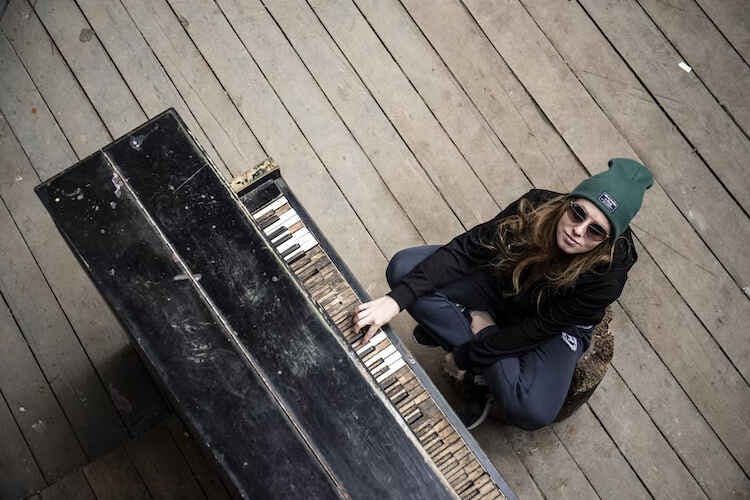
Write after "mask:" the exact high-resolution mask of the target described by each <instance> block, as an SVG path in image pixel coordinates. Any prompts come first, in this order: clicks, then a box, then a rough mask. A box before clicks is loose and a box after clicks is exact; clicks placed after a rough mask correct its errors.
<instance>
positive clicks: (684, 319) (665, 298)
mask: <svg viewBox="0 0 750 500" xmlns="http://www.w3.org/2000/svg"><path fill="white" fill-rule="evenodd" d="M469 8H470V10H471V11H472V13H473V15H474V16H475V17H476V18H477V20H478V21H479V23H480V24H481V25H482V26H483V28H484V30H485V32H486V33H487V34H488V36H489V37H490V39H491V40H492V41H493V42H494V44H495V46H496V47H497V48H498V50H499V51H500V53H501V54H502V55H503V56H504V57H505V58H506V60H507V61H508V62H509V63H510V65H511V67H512V68H513V69H514V70H515V71H516V74H517V75H518V76H519V78H520V79H521V80H522V81H523V82H524V84H525V85H526V86H527V88H529V89H530V91H531V92H532V93H533V95H534V97H535V98H536V99H537V102H539V104H540V105H541V106H542V108H543V109H544V110H545V111H546V112H547V113H548V116H550V119H552V120H553V122H554V123H555V124H556V126H557V127H558V129H560V130H561V132H562V135H563V137H564V138H565V139H566V140H567V142H568V144H570V146H571V147H572V148H573V149H574V151H576V153H577V154H578V156H579V158H581V159H582V160H583V161H584V163H585V164H586V165H588V166H589V168H591V169H592V170H597V169H599V168H601V167H599V165H602V166H604V165H606V159H604V158H606V157H607V156H616V155H617V156H621V155H623V153H624V154H625V155H627V156H635V154H634V153H632V150H630V148H629V147H628V146H627V144H625V142H624V140H623V139H622V138H621V137H620V136H619V134H617V132H616V131H615V130H614V128H613V126H612V124H611V123H610V122H608V121H606V120H605V119H604V117H603V115H602V113H601V111H600V110H599V109H598V108H596V106H595V105H594V103H593V101H592V99H591V97H590V96H589V95H588V94H587V93H586V92H585V91H584V90H583V89H582V88H581V87H580V83H578V81H577V79H576V78H575V76H574V75H572V73H570V71H569V69H568V68H567V67H566V66H565V65H564V64H563V62H562V60H561V59H560V57H559V55H558V54H557V53H556V52H555V51H554V48H553V47H552V46H551V45H550V44H549V42H547V41H546V40H545V39H544V37H543V35H542V34H541V33H540V32H539V29H538V28H537V26H536V25H535V24H534V23H533V21H532V20H531V18H530V17H529V16H528V14H527V13H526V11H525V10H523V8H522V7H521V6H520V5H518V4H517V3H515V2H499V3H498V2H495V3H492V5H489V4H487V3H482V2H477V1H471V2H470V3H469ZM510 27H512V29H511V28H510ZM532 62H533V63H532ZM549 75H555V79H554V83H555V85H554V87H552V86H551V85H550V83H549V80H550V79H549ZM582 128H585V130H587V131H589V130H591V131H592V132H593V133H592V134H581V133H580V132H578V130H579V129H582ZM612 153H614V154H612ZM602 155H604V158H602ZM598 160H600V161H598ZM659 191H660V189H659V186H658V184H655V185H654V187H653V188H652V189H651V192H650V193H649V194H648V195H647V196H646V198H645V201H644V207H643V209H642V210H641V213H639V217H640V219H638V220H636V221H635V223H634V224H633V227H635V228H636V230H638V231H640V227H641V225H642V224H643V225H646V224H654V226H656V222H657V220H659V224H658V226H659V229H656V230H655V231H652V232H651V234H659V235H660V239H662V238H661V237H662V233H664V232H667V231H669V232H671V233H672V234H683V233H682V231H687V232H686V233H684V234H689V229H686V228H685V224H684V222H683V223H682V225H680V223H679V221H674V216H673V215H670V211H666V209H665V208H660V205H661V206H662V207H668V205H667V200H666V199H665V197H664V195H663V193H660V192H659ZM652 211H653V212H652ZM652 214H653V215H652ZM662 214H663V216H662ZM671 214H674V212H671ZM647 215H648V216H647ZM659 216H661V219H659V218H658V217H659ZM667 216H669V217H667ZM651 220H653V222H650V221H651ZM665 220H670V222H669V223H665ZM641 233H643V234H644V236H643V238H644V241H647V242H648V244H649V245H650V246H649V250H650V251H651V252H653V253H656V252H657V251H658V250H659V249H660V248H659V247H658V246H656V245H655V244H654V242H653V241H652V240H651V239H648V238H647V236H648V233H646V232H645V231H640V233H638V234H639V236H640V234H641ZM653 240H655V238H654V239H653ZM641 248H642V247H639V250H638V253H639V256H640V260H641V262H640V263H639V264H638V265H636V266H635V267H634V269H633V270H632V271H631V275H630V280H631V281H632V282H633V283H634V284H635V283H637V284H638V285H639V286H637V287H635V286H631V287H630V288H628V287H626V291H625V292H624V293H623V296H622V297H621V299H620V303H621V304H623V305H625V306H626V308H627V309H629V312H631V314H630V317H631V318H632V319H633V321H634V323H635V324H636V325H638V326H639V329H640V330H641V331H642V332H643V333H644V335H646V336H647V337H648V338H650V339H656V340H657V341H656V342H654V346H655V347H656V350H657V351H658V352H659V354H660V355H661V356H662V359H665V360H667V364H668V365H669V366H670V368H671V369H672V371H673V373H674V374H675V377H676V378H677V379H678V380H679V381H680V382H681V383H682V384H683V385H684V386H685V387H686V388H687V391H688V393H689V394H690V395H691V397H692V398H693V400H694V401H696V404H697V405H698V406H699V408H700V409H701V411H703V412H704V415H706V418H707V419H708V420H709V421H710V422H711V423H712V425H713V426H714V428H715V429H717V432H718V434H719V435H720V436H722V438H723V439H724V441H725V443H726V444H727V446H728V447H729V448H730V450H732V452H733V453H734V454H735V456H742V457H743V458H742V460H741V461H742V462H743V463H747V458H750V457H746V455H747V453H746V451H747V450H748V449H750V447H749V446H747V445H746V444H741V443H739V442H738V440H744V439H746V436H748V435H749V434H748V432H747V429H746V426H747V425H748V424H747V418H748V417H747V412H746V408H747V407H748V403H747V401H748V394H747V384H746V383H745V382H744V381H743V380H742V378H741V377H740V376H739V374H738V373H737V372H736V369H735V368H734V367H733V366H732V365H731V364H730V363H729V362H728V360H727V359H726V358H725V357H724V355H723V354H722V353H721V351H720V349H719V348H718V346H716V345H715V343H714V341H713V340H712V339H711V337H710V335H709V333H708V332H707V331H706V330H705V328H704V327H703V325H701V324H700V323H699V321H698V319H697V318H695V316H694V314H693V312H692V311H691V310H690V309H689V308H688V307H687V304H685V302H684V300H683V299H682V297H680V296H678V295H677V294H676V292H675V290H674V288H673V287H672V286H671V284H670V283H669V282H668V281H667V280H666V279H665V277H664V276H663V275H662V274H661V272H660V270H659V269H658V268H657V267H656V266H655V265H654V262H653V261H652V260H651V257H650V255H649V253H647V252H646V251H645V250H641ZM672 252H674V251H672ZM660 261H661V259H660ZM687 276H692V278H693V279H695V276H696V273H692V274H688V275H687ZM676 278H677V276H675V277H673V276H671V275H670V279H676ZM700 283H701V284H702V286H703V287H708V286H717V284H716V280H715V279H712V280H704V281H701V282H700ZM722 289H726V288H724V287H722V288H719V290H722ZM634 290H637V291H638V294H637V295H635V294H634V293H633V292H634ZM730 290H731V288H730ZM723 295H724V294H723V293H716V294H715V296H713V297H711V296H706V295H705V294H703V295H702V296H701V297H700V299H701V300H702V301H706V300H711V301H713V302H714V303H715V304H716V306H714V307H718V308H719V310H721V308H722V307H723V306H722V304H723V301H722V297H723ZM690 305H691V307H693V308H696V309H697V308H699V307H701V308H702V307H703V306H702V304H701V303H700V301H691V304H690ZM665 310H666V311H668V312H666V314H665ZM698 310H701V309H698ZM723 320H724V318H722V321H723ZM657 327H658V328H657ZM687 331H689V332H691V333H690V334H689V335H687V337H688V338H689V339H690V340H686V339H685V338H684V337H685V333H684V332H687ZM737 333H738V332H734V334H737ZM665 338H669V339H670V342H671V343H674V344H677V346H679V347H677V348H676V349H675V348H672V347H671V346H670V347H667V346H666V345H664V344H663V343H660V342H659V341H660V340H662V339H665ZM687 352H690V354H689V357H690V358H691V360H692V364H690V365H688V364H685V362H684V357H685V356H686V353H687ZM709 359H710V360H709ZM719 367H720V368H719ZM698 372H700V375H698ZM709 379H711V382H708V380H709ZM724 405H727V407H728V408H731V410H726V409H724V410H723V411H718V408H720V407H722V406H724ZM743 408H745V410H743Z"/></svg>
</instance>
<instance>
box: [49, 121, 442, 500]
mask: <svg viewBox="0 0 750 500" xmlns="http://www.w3.org/2000/svg"><path fill="white" fill-rule="evenodd" d="M104 151H105V154H106V155H107V156H108V157H109V158H110V161H111V164H108V163H107V161H106V158H105V157H104V156H103V155H96V156H94V157H91V158H89V159H87V160H85V161H84V162H81V163H80V164H78V165H76V166H74V167H72V168H71V169H69V170H68V171H66V172H64V173H63V174H62V175H61V176H59V177H57V178H55V179H53V180H52V181H50V182H49V183H48V184H46V185H45V186H43V187H42V188H41V189H40V190H39V193H40V196H42V197H43V198H46V199H45V203H46V205H47V207H48V209H49V210H50V212H51V213H52V215H53V218H54V219H55V221H56V223H57V224H58V226H59V227H60V229H61V230H62V232H63V233H64V234H65V236H66V238H67V239H68V241H69V243H70V244H71V246H73V247H74V249H75V250H76V251H77V253H78V254H79V256H80V259H81V261H82V263H83V264H84V266H85V267H86V268H87V270H88V271H89V273H91V274H92V276H93V277H94V280H95V282H96V283H97V285H98V287H99V289H100V290H101V291H102V293H103V294H104V295H105V297H106V298H107V300H108V301H109V302H110V304H111V305H112V307H113V308H114V309H115V310H116V312H117V313H118V317H120V318H121V320H122V321H123V323H124V324H125V326H126V328H127V329H128V331H130V332H131V335H133V337H134V339H135V340H136V342H138V344H139V346H140V348H141V350H142V352H144V353H145V355H146V358H147V360H148V361H149V364H150V366H151V368H152V369H153V370H154V371H155V372H156V374H157V376H158V377H159V378H160V379H161V380H162V381H163V382H164V383H165V385H166V386H167V387H168V388H170V389H171V390H172V391H173V393H174V396H175V399H176V400H177V405H178V408H179V409H180V411H181V412H183V413H186V414H187V415H188V420H189V421H190V422H192V423H193V425H194V427H196V430H197V431H198V433H199V434H200V435H201V437H202V438H204V439H207V440H208V441H209V442H214V441H216V440H221V446H222V447H224V448H223V449H219V450H217V448H218V447H219V445H218V444H214V445H213V446H212V449H213V451H214V454H215V456H217V455H219V456H220V463H221V459H223V460H225V463H222V465H223V466H224V467H225V468H226V469H228V470H229V476H230V478H231V477H235V476H241V477H242V478H243V479H244V480H247V481H250V482H252V481H258V482H260V483H265V482H270V483H272V484H270V485H268V484H263V487H264V488H266V489H271V488H272V487H274V488H275V487H277V486H279V485H278V484H276V483H277V482H276V481H275V480H273V479H270V478H269V476H273V477H277V478H278V477H284V478H286V480H287V481H288V483H289V485H287V486H286V487H287V488H294V485H295V484H296V485H304V488H305V489H306V491H310V490H309V488H310V484H312V485H313V487H314V488H317V490H316V491H320V492H322V493H321V495H320V496H323V497H325V496H327V495H328V496H330V492H331V490H330V484H329V483H328V482H326V481H324V480H323V478H322V477H321V474H320V470H321V468H322V469H324V470H327V471H328V472H329V475H330V477H332V478H334V479H333V481H334V482H335V483H336V484H338V485H339V486H340V487H341V488H343V490H345V492H346V493H345V495H351V496H352V497H354V498H368V497H371V496H377V497H378V498H448V497H450V495H449V494H448V492H447V491H446V490H445V489H444V487H443V485H442V483H441V482H440V480H439V479H438V477H437V475H436V472H435V471H434V469H432V468H431V466H429V465H428V464H427V463H426V461H425V459H424V456H423V455H422V454H421V453H420V451H419V450H418V449H417V447H416V446H415V444H414V442H413V441H412V440H411V439H410V438H409V437H408V436H407V435H406V433H405V432H404V431H403V430H402V429H401V428H399V427H398V426H396V425H394V422H393V418H394V417H393V415H392V414H391V413H390V412H389V411H388V409H387V408H386V407H385V406H384V404H383V402H382V400H380V399H379V398H378V397H377V395H376V394H374V392H373V390H372V388H371V387H370V386H369V385H368V384H367V383H366V382H365V381H364V380H363V378H362V375H361V374H360V372H359V371H358V370H357V368H356V367H355V366H354V364H353V360H352V359H351V357H350V356H349V355H348V354H347V352H346V350H345V349H344V348H343V346H342V345H341V344H339V342H338V341H337V340H336V338H335V336H334V334H333V332H332V331H331V330H330V326H329V325H328V324H327V323H326V322H325V321H324V320H323V319H322V317H321V316H319V314H318V312H317V310H316V309H315V308H314V306H313V304H312V303H311V302H309V301H308V300H307V299H306V297H305V295H304V294H303V293H302V292H301V290H300V289H298V288H297V287H296V285H295V283H294V281H293V280H292V278H291V277H290V276H289V275H287V274H286V271H285V270H284V268H283V266H282V264H281V263H280V262H279V261H278V260H277V258H276V257H275V255H274V253H273V251H272V250H271V249H270V248H268V247H267V246H266V245H265V243H264V242H263V239H262V237H261V236H260V235H259V234H258V233H257V232H256V230H255V229H254V228H253V226H252V225H251V224H250V222H249V221H248V220H247V218H246V217H245V216H244V214H243V213H242V211H241V209H240V205H239V204H238V203H236V202H235V199H234V198H233V197H232V196H233V195H232V194H231V193H230V192H229V190H228V189H227V188H226V186H225V185H224V184H223V183H222V182H221V181H220V180H219V178H218V177H217V175H216V174H215V172H214V170H213V169H212V168H210V167H209V166H207V165H206V164H205V161H206V160H205V157H204V155H203V154H202V152H201V151H200V150H198V149H197V148H196V147H195V146H194V144H193V143H192V142H191V141H190V140H188V138H187V135H186V134H185V132H184V130H183V129H182V127H181V125H180V123H179V122H178V121H177V119H176V118H175V117H174V116H173V115H171V114H170V113H167V114H164V115H162V116H161V117H158V118H157V119H154V120H152V121H151V122H149V123H148V124H147V125H145V126H144V127H142V128H141V129H138V130H136V131H134V132H133V133H131V134H130V135H129V136H127V137H125V138H123V139H121V140H119V141H117V142H116V143H113V144H112V145H110V146H108V147H107V148H105V149H104ZM117 172H119V173H121V175H122V179H125V180H126V183H127V185H126V184H125V183H124V182H123V180H122V179H121V178H120V177H118V175H117ZM76 189H80V194H81V195H82V198H81V199H80V200H78V199H77V198H76V197H72V198H71V197H65V200H64V201H63V199H62V198H60V201H57V200H58V196H57V195H56V193H57V192H59V190H66V191H70V190H76ZM131 189H132V193H131V191H130V190H131ZM136 203H139V204H141V206H137V205H136ZM95 207H98V208H95ZM147 216H148V217H150V218H152V219H153V222H155V224H156V226H157V227H158V228H159V230H160V231H161V232H163V234H162V235H161V237H159V235H157V234H156V233H155V230H154V229H153V227H152V225H151V224H150V223H149V220H148V219H147ZM167 241H168V242H169V244H170V245H172V246H173V250H174V251H175V252H176V255H178V256H179V258H180V259H181V261H183V262H184V265H185V266H186V267H185V268H182V267H181V266H180V265H178V264H177V263H176V262H175V259H176V257H175V255H174V254H171V253H170V251H169V249H168V248H167V247H166V242H167ZM199 289H200V290H201V292H200V293H199ZM203 293H204V294H205V295H201V294H203ZM208 304H210V305H208ZM214 308H215V309H214ZM212 310H213V311H216V312H218V314H219V315H220V316H221V318H222V320H221V321H220V322H218V323H217V321H216V319H215V318H214V317H212V315H211V314H210V312H211V311H212ZM230 338H231V339H234V341H235V342H238V343H239V344H241V346H242V347H241V348H238V346H237V345H232V341H230V340H228V339H230ZM243 351H244V352H243ZM225 358H226V359H225ZM243 361H245V362H244V363H243ZM248 363H249V364H250V365H252V368H253V370H250V369H249V366H248ZM258 377H261V378H262V379H263V380H264V382H265V384H266V385H267V387H269V388H270V392H271V393H272V395H273V398H272V397H269V393H268V392H267V391H265V390H264V389H263V387H261V386H260V385H259V381H258ZM280 411H283V412H284V414H285V415H286V417H287V418H286V420H284V419H283V418H282V417H281V415H280ZM245 412H249V413H248V414H247V415H246V414H245ZM266 415H270V417H271V418H269V419H267V420H266V419H265V416H266ZM290 425H296V426H297V432H296V433H295V432H293V431H292V430H291V428H290ZM235 439H237V441H236V442H235V441H234V440H235ZM247 440H251V441H252V442H248V441H247ZM253 440H255V441H253ZM301 440H302V441H305V442H306V443H307V444H308V447H309V450H305V449H302V448H303V447H302V446H301V444H300V443H301ZM311 453H312V454H313V455H315V457H316V458H317V460H318V463H319V464H321V465H316V464H312V463H311ZM277 461H278V462H279V464H280V465H282V466H284V467H291V468H294V464H296V462H297V461H299V463H300V467H301V470H302V471H303V473H304V474H303V475H300V474H299V473H298V472H296V471H295V472H294V473H293V474H292V473H287V472H286V471H284V467H282V468H280V469H277V470H275V471H274V472H273V473H269V471H268V469H267V467H275V464H276V462H277ZM245 462H248V463H249V464H250V466H249V467H248V466H244V464H245ZM316 467H317V468H316ZM248 468H250V469H252V470H249V471H248ZM251 476H252V477H251ZM292 477H294V478H295V479H294V480H289V478H292Z"/></svg>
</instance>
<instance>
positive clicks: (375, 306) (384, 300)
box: [353, 295, 399, 347]
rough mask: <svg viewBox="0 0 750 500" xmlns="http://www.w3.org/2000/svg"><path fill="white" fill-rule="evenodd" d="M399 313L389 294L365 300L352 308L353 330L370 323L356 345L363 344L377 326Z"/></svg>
mask: <svg viewBox="0 0 750 500" xmlns="http://www.w3.org/2000/svg"><path fill="white" fill-rule="evenodd" d="M398 313H399V308H398V304H397V303H396V301H395V300H393V299H392V298H391V297H390V296H388V295H384V296H382V297H380V298H379V299H375V300H371V301H370V302H365V303H364V304H360V305H358V306H357V307H356V308H355V309H354V315H353V322H354V329H355V331H357V332H358V331H360V330H361V329H362V328H364V327H365V326H367V325H370V328H368V330H367V333H365V336H364V337H362V340H361V341H360V342H359V345H358V347H361V346H363V345H365V344H366V343H367V342H368V341H369V340H370V338H371V337H372V336H373V335H375V332H377V331H378V328H380V327H381V326H383V325H385V324H386V323H388V322H389V321H391V320H392V319H393V318H394V317H395V316H396V315H397V314H398Z"/></svg>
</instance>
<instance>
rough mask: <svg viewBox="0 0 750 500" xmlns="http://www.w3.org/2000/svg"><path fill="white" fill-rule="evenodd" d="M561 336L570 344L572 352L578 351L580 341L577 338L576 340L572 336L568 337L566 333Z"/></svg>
mask: <svg viewBox="0 0 750 500" xmlns="http://www.w3.org/2000/svg"><path fill="white" fill-rule="evenodd" d="M560 336H561V337H562V339H563V340H564V341H565V343H566V344H568V347H570V350H571V351H575V350H576V349H578V339H577V338H575V337H574V336H572V335H568V334H567V333H565V332H561V333H560Z"/></svg>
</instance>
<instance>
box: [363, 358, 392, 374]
mask: <svg viewBox="0 0 750 500" xmlns="http://www.w3.org/2000/svg"><path fill="white" fill-rule="evenodd" d="M384 361H385V360H384V359H383V358H380V359H378V360H377V361H375V362H374V363H373V364H371V365H370V366H368V367H367V369H368V370H370V373H372V376H373V377H377V376H378V375H381V374H383V372H385V371H386V370H388V365H385V364H383V362H384ZM375 368H378V369H377V370H376V369H375Z"/></svg>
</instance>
